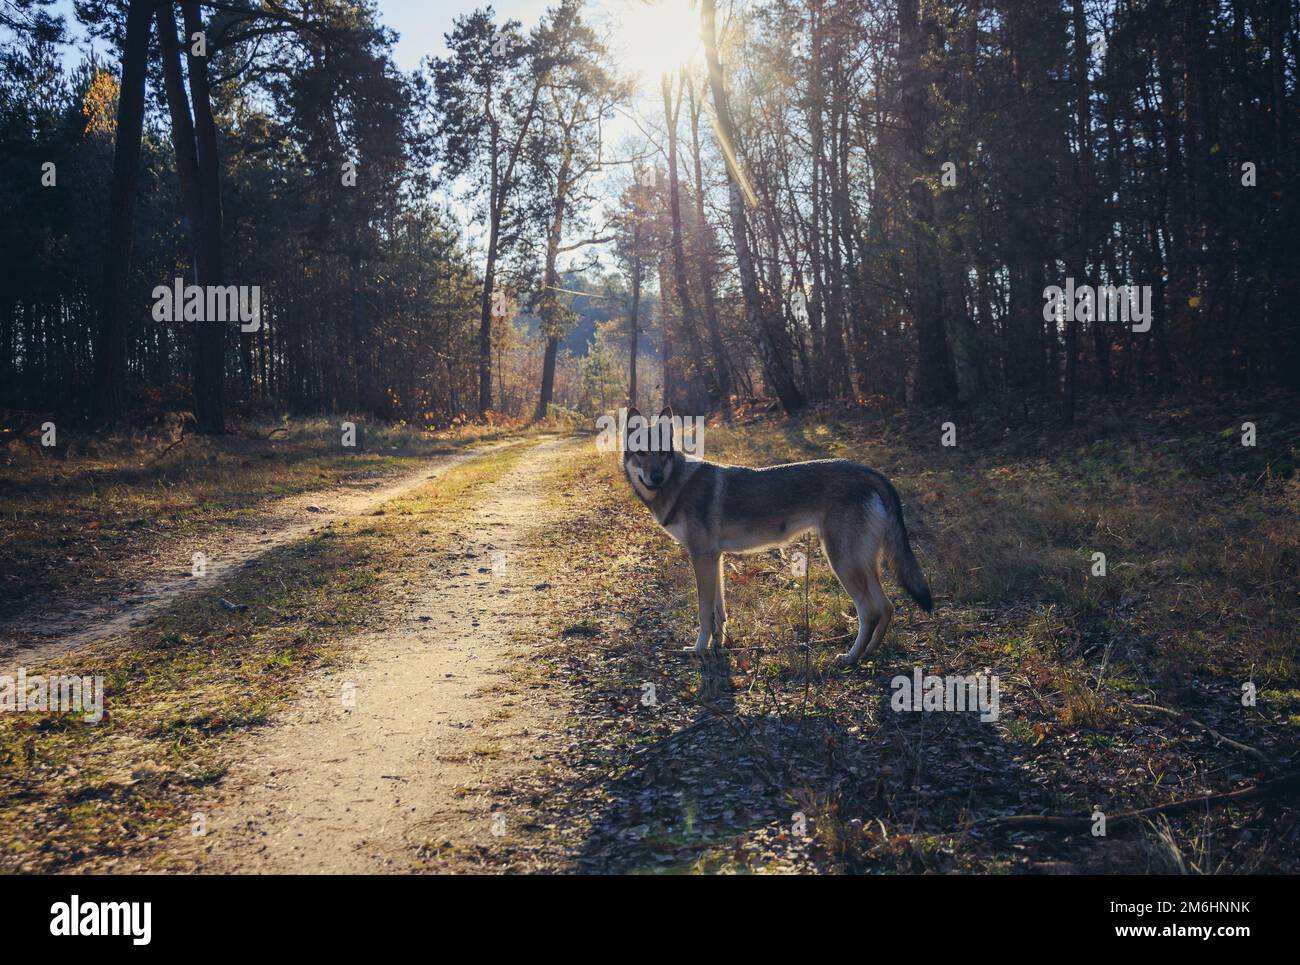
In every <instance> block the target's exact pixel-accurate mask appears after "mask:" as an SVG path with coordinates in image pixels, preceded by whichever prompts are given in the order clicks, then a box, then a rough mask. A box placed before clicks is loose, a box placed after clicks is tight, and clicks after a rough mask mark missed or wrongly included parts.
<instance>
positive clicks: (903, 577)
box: [878, 476, 934, 613]
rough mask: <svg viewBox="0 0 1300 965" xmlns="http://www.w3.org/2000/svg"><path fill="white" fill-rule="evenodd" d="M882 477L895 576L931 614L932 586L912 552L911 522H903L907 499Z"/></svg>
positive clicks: (932, 607) (923, 608)
mask: <svg viewBox="0 0 1300 965" xmlns="http://www.w3.org/2000/svg"><path fill="white" fill-rule="evenodd" d="M878 478H879V479H880V480H881V482H883V483H884V486H882V487H881V488H882V489H883V490H884V492H885V494H886V496H887V499H886V501H885V505H886V506H887V507H888V509H889V514H888V515H889V544H890V545H889V549H890V553H889V555H890V558H891V559H892V560H893V561H894V575H895V576H897V577H898V580H899V582H900V583H902V584H903V589H905V590H907V592H908V595H909V596H911V597H912V599H913V600H915V601H916V602H917V603H918V604H920V606H921V609H922V610H924V611H925V612H926V613H929V612H931V610H933V609H934V600H933V598H932V597H931V596H930V585H929V584H928V583H926V582H925V574H924V573H922V572H921V564H920V563H918V562H917V561H916V554H915V553H913V552H912V543H911V541H910V540H908V538H907V524H906V523H905V522H903V501H902V500H901V499H899V498H898V490H896V489H895V488H894V486H893V484H892V483H891V482H890V481H889V480H888V479H886V478H885V477H884V476H879V477H878Z"/></svg>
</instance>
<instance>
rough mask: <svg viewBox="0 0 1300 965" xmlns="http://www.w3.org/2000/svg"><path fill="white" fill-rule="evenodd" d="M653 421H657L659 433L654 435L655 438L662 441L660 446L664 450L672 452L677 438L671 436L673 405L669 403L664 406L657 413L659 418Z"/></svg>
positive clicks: (675, 446)
mask: <svg viewBox="0 0 1300 965" xmlns="http://www.w3.org/2000/svg"><path fill="white" fill-rule="evenodd" d="M655 421H656V422H658V423H659V427H658V432H659V435H657V436H656V439H658V440H659V441H660V442H662V443H663V445H662V446H661V448H662V449H663V451H664V452H672V451H673V450H674V449H676V448H677V440H676V439H674V438H673V407H672V406H670V405H666V406H664V408H663V411H662V412H660V413H659V418H658V419H656V420H655Z"/></svg>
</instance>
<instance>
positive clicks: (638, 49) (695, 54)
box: [609, 0, 701, 87]
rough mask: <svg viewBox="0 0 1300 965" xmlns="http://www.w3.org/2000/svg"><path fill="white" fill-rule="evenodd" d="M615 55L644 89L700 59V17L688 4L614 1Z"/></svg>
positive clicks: (662, 0)
mask: <svg viewBox="0 0 1300 965" xmlns="http://www.w3.org/2000/svg"><path fill="white" fill-rule="evenodd" d="M609 12H610V19H611V21H612V22H613V24H614V38H615V47H616V55H617V57H618V59H619V62H620V64H622V66H623V68H624V69H625V70H626V71H627V72H628V73H633V74H636V75H637V76H638V78H639V80H640V82H641V83H642V84H643V85H648V86H655V87H657V86H658V83H659V78H660V76H661V75H663V74H664V73H666V72H672V71H675V70H677V68H679V67H681V66H683V65H687V64H690V63H692V62H694V61H695V60H696V59H698V58H699V57H701V43H700V15H699V11H698V10H697V9H695V7H694V6H693V4H692V2H691V0H649V2H643V0H613V2H611V3H610V4H609Z"/></svg>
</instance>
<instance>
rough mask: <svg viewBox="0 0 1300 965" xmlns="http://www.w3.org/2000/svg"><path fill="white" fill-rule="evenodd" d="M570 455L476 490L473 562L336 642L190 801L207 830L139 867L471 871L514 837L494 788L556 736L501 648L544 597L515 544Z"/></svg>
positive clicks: (453, 558) (564, 450)
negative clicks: (343, 653) (335, 658)
mask: <svg viewBox="0 0 1300 965" xmlns="http://www.w3.org/2000/svg"><path fill="white" fill-rule="evenodd" d="M578 444H580V443H576V442H575V441H573V440H552V441H544V442H541V443H539V444H538V445H536V446H533V447H531V448H530V449H529V450H528V452H527V453H526V454H524V455H523V456H522V457H521V459H520V461H519V462H518V463H517V464H516V466H515V467H514V468H513V469H512V470H511V471H510V472H509V473H507V474H506V475H505V476H504V477H502V478H501V479H499V480H497V481H495V482H493V483H491V484H488V485H485V486H484V487H483V488H482V490H481V491H480V492H479V493H478V494H477V498H476V501H475V505H474V506H473V508H471V509H470V510H469V511H468V513H467V514H466V515H465V516H464V517H462V518H460V519H459V520H458V521H457V524H456V530H457V531H458V533H459V534H461V535H462V536H463V537H464V540H465V543H466V544H467V545H468V546H469V547H471V551H470V552H466V553H463V554H451V553H447V552H445V551H444V552H439V551H437V550H435V549H430V550H428V551H427V556H428V561H427V565H426V566H424V567H423V568H422V572H423V573H425V574H427V576H425V577H423V578H422V579H421V580H420V582H419V583H417V585H416V586H414V587H410V588H408V589H410V590H411V591H412V592H411V593H410V595H409V596H408V597H407V598H406V599H405V602H404V603H403V604H398V605H401V606H405V612H404V613H400V614H394V615H392V617H391V619H390V620H389V621H388V622H389V624H390V627H389V628H388V629H387V630H385V631H383V632H365V633H362V634H360V635H358V636H356V637H354V638H352V639H351V640H349V641H346V642H345V647H346V649H347V651H348V652H350V653H353V654H355V655H356V659H355V660H354V661H352V662H351V663H350V665H348V666H346V667H342V668H339V669H335V670H331V671H329V672H326V673H323V674H321V675H319V676H317V677H316V678H314V679H313V680H311V681H310V682H309V683H308V684H307V685H306V687H305V688H304V692H303V693H302V694H301V696H300V698H299V699H297V700H296V701H293V702H292V703H291V704H290V705H289V707H288V709H287V710H285V711H282V712H281V713H280V714H279V715H277V717H276V718H275V719H274V721H273V723H272V726H270V727H268V728H260V729H258V730H256V731H250V732H249V733H247V734H245V735H243V736H241V737H240V738H239V739H238V743H237V744H236V746H235V748H234V751H233V756H234V758H235V759H236V760H237V761H238V763H236V764H235V765H234V766H233V767H232V768H231V770H230V771H229V772H228V773H227V774H226V776H225V778H224V779H223V780H222V781H221V782H220V784H219V785H217V786H215V787H213V788H212V789H211V790H210V791H208V792H204V794H201V795H200V797H199V798H198V799H197V800H196V802H195V807H196V810H198V811H200V812H201V813H202V814H203V820H204V822H205V825H206V829H205V833H204V834H203V835H201V836H200V835H190V834H185V835H184V836H183V837H182V838H180V839H176V840H175V843H174V844H173V846H172V847H171V848H170V849H168V853H165V854H163V855H162V856H155V858H154V859H153V860H152V861H151V863H150V866H149V867H150V868H151V869H152V870H159V869H160V868H161V869H166V870H176V871H196V872H222V873H224V872H248V873H253V872H257V873H265V872H284V873H351V872H383V871H408V870H411V868H412V867H414V866H419V865H420V864H428V863H429V862H430V861H435V862H436V863H438V864H441V865H446V864H447V863H448V862H449V861H450V862H453V863H454V864H455V865H456V866H457V867H458V868H459V869H460V870H473V868H474V864H475V857H474V856H475V854H476V853H481V851H482V850H484V849H487V848H488V847H490V846H491V845H492V843H493V842H494V841H497V842H498V843H500V842H499V841H498V839H499V838H501V837H504V836H506V835H507V834H511V833H512V831H513V830H514V829H513V828H512V826H511V815H510V814H509V813H508V812H507V811H506V810H504V809H499V808H500V807H501V803H502V802H500V800H499V799H498V798H497V797H496V796H495V794H494V792H493V789H494V788H495V789H496V793H498V794H499V793H500V789H501V788H502V786H503V785H510V784H511V782H512V778H513V777H515V776H522V775H524V774H526V773H531V772H533V771H535V770H536V769H537V767H538V764H537V761H538V759H541V758H543V757H546V756H549V754H552V753H556V752H557V750H558V749H557V748H556V747H555V746H553V745H554V743H555V742H556V741H559V740H560V737H561V736H562V734H561V733H560V729H559V728H558V727H557V726H556V722H557V721H558V720H559V719H561V714H562V707H561V706H560V702H559V701H558V700H557V699H556V698H555V696H554V695H553V694H552V695H549V697H545V698H544V697H543V696H539V695H534V694H533V693H532V692H523V693H515V692H514V690H515V688H514V687H513V686H512V682H511V680H510V677H509V667H510V660H511V658H512V654H511V651H512V648H513V646H514V644H513V642H512V638H513V637H514V636H515V635H517V634H520V633H524V632H527V631H529V630H530V629H532V628H533V627H534V626H535V623H536V617H535V612H536V610H537V608H538V607H539V605H541V603H542V602H543V601H545V600H546V591H547V590H549V589H550V587H549V584H547V583H545V577H544V574H543V573H542V572H541V571H540V567H539V565H538V563H537V561H536V560H535V559H534V558H532V557H531V556H530V554H529V553H528V551H526V550H525V541H526V538H527V537H528V536H529V534H531V533H533V532H535V531H536V530H537V529H539V528H541V527H545V526H547V525H548V524H550V523H552V522H554V521H555V519H556V518H557V517H558V516H559V515H560V514H562V513H563V512H564V509H563V507H561V506H559V505H557V504H556V503H554V502H551V501H549V500H548V497H547V495H546V487H545V485H544V484H545V482H546V481H547V479H548V473H549V472H550V471H551V470H553V468H554V467H555V466H556V465H557V464H558V463H559V462H560V461H562V460H563V459H565V458H566V456H568V455H569V454H571V453H572V450H573V449H574V447H575V445H578ZM475 549H476V550H477V552H473V550H475ZM470 556H474V557H476V558H473V559H470V558H468V557H470ZM494 564H496V565H494ZM541 693H543V694H545V693H546V692H545V691H543V692H541ZM345 695H347V697H348V698H350V699H346V700H345ZM348 704H350V706H349V705H348ZM205 798H206V799H205ZM507 803H508V802H507ZM118 870H122V869H121V868H119V869H118ZM142 870H143V869H142Z"/></svg>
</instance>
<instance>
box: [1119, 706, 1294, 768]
mask: <svg viewBox="0 0 1300 965" xmlns="http://www.w3.org/2000/svg"><path fill="white" fill-rule="evenodd" d="M1129 706H1130V707H1135V708H1137V709H1138V710H1154V711H1156V712H1157V713H1161V714H1168V715H1169V716H1170V717H1177V718H1178V719H1179V720H1181V721H1185V722H1186V723H1188V724H1195V725H1196V726H1197V727H1199V728H1201V730H1203V731H1205V732H1206V733H1207V734H1209V735H1210V736H1211V737H1213V738H1214V739H1215V740H1216V741H1218V742H1219V743H1220V744H1227V745H1228V746H1229V747H1232V748H1235V749H1236V750H1239V751H1241V752H1242V753H1243V754H1249V755H1250V756H1251V757H1254V758H1256V759H1257V760H1261V761H1267V760H1268V755H1267V754H1265V753H1264V752H1263V751H1261V750H1258V749H1257V748H1254V747H1251V746H1250V745H1249V744H1243V743H1241V742H1240V741H1235V740H1233V739H1232V738H1231V737H1224V736H1223V735H1222V734H1220V733H1219V732H1218V731H1217V730H1215V729H1214V728H1213V727H1211V726H1209V725H1208V724H1202V723H1201V722H1200V721H1199V720H1197V719H1196V718H1194V717H1188V716H1187V715H1186V714H1184V713H1183V712H1182V711H1179V710H1171V709H1170V708H1168V707H1161V706H1160V705H1159V704H1129Z"/></svg>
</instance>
